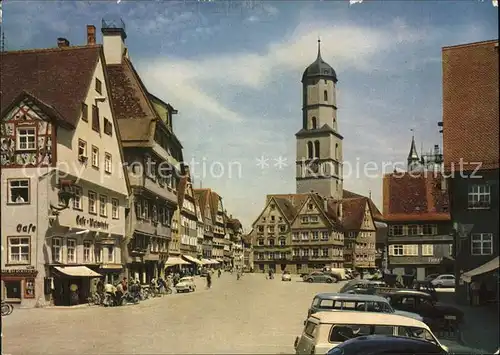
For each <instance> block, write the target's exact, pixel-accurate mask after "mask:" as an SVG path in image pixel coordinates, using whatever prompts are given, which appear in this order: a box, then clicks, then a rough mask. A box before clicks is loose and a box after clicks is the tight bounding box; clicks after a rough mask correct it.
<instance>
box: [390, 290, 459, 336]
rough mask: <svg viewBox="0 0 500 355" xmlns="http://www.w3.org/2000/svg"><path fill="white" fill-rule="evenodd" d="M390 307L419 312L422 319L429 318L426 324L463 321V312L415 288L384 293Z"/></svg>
mask: <svg viewBox="0 0 500 355" xmlns="http://www.w3.org/2000/svg"><path fill="white" fill-rule="evenodd" d="M384 297H386V298H387V300H388V301H389V303H390V304H391V306H392V308H394V309H399V310H401V311H407V312H413V313H418V314H420V315H421V316H422V317H423V318H424V319H426V320H429V321H428V324H431V325H432V326H433V327H435V326H439V325H442V324H443V323H445V322H449V323H455V324H459V323H461V322H462V321H463V318H464V314H463V312H462V311H461V310H460V309H458V308H456V307H454V306H452V305H449V304H446V303H442V302H436V301H435V300H434V298H433V297H432V296H431V295H430V294H428V293H426V292H422V291H417V290H397V291H393V292H389V293H387V294H385V295H384Z"/></svg>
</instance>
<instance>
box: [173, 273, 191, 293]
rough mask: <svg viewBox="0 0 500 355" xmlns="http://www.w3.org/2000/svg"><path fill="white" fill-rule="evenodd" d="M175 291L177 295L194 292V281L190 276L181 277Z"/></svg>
mask: <svg viewBox="0 0 500 355" xmlns="http://www.w3.org/2000/svg"><path fill="white" fill-rule="evenodd" d="M175 289H176V290H177V292H178V293H180V292H194V291H195V290H196V285H195V283H194V279H193V278H192V277H191V276H186V277H183V278H181V279H180V280H179V282H178V283H177V285H175Z"/></svg>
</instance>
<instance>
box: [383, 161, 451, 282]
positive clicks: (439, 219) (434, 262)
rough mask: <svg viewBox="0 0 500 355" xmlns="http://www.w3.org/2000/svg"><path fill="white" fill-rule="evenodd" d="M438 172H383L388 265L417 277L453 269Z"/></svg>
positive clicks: (447, 217)
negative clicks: (385, 173) (384, 174)
mask: <svg viewBox="0 0 500 355" xmlns="http://www.w3.org/2000/svg"><path fill="white" fill-rule="evenodd" d="M441 180H442V175H441V173H439V172H434V171H427V170H421V171H420V172H416V171H413V172H411V173H408V172H401V173H393V174H387V175H386V176H384V185H383V187H384V219H385V221H386V223H387V225H388V228H389V230H388V237H387V245H388V255H389V260H388V261H389V269H391V270H392V271H393V272H395V273H397V274H414V275H416V277H417V279H418V280H423V279H425V277H426V276H428V275H430V274H436V273H453V270H454V258H453V237H452V235H451V218H450V213H449V210H448V208H449V205H448V195H447V193H446V191H445V190H444V189H442V186H441Z"/></svg>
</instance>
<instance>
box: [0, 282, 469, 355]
mask: <svg viewBox="0 0 500 355" xmlns="http://www.w3.org/2000/svg"><path fill="white" fill-rule="evenodd" d="M213 280H214V283H213V287H212V289H211V290H206V289H205V279H200V278H197V279H196V281H197V284H198V288H197V290H196V292H194V293H190V294H174V295H170V296H165V297H162V298H157V299H149V300H147V301H144V302H141V303H140V304H138V305H129V306H126V307H115V308H103V307H87V306H84V307H79V308H69V307H64V308H48V309H16V310H15V311H14V313H13V314H12V315H10V316H7V317H4V318H2V323H3V324H2V325H3V339H2V340H3V342H2V345H3V354H13V355H17V354H20V355H21V354H22V355H25V354H42V353H43V354H45V353H50V354H68V353H81V354H97V353H101V354H102V353H106V354H118V353H120V354H122V353H128V354H153V353H156V354H165V353H198V354H200V353H216V354H223V353H240V354H242V353H246V354H248V353H260V354H279V353H288V354H290V353H292V352H293V341H294V339H295V337H296V336H297V335H299V334H300V332H301V331H302V327H303V324H302V322H303V320H304V319H305V316H306V313H307V309H308V307H309V305H310V303H311V301H312V297H313V296H314V295H315V294H316V293H318V292H325V291H330V292H335V291H337V290H338V289H339V288H340V287H341V285H342V283H339V284H333V285H331V284H308V283H303V282H302V281H301V280H300V279H299V277H298V276H294V279H293V280H292V282H282V281H281V280H280V279H279V275H277V278H276V279H275V280H272V281H271V280H266V279H265V276H264V275H263V274H245V276H244V277H243V279H241V280H239V281H237V280H236V274H234V275H230V274H223V275H222V277H221V278H220V279H218V278H217V277H215V278H214V279H213ZM471 320H472V319H471ZM445 343H446V345H448V346H451V347H454V345H453V344H454V343H452V342H445ZM471 345H472V344H471ZM474 345H475V346H478V344H474Z"/></svg>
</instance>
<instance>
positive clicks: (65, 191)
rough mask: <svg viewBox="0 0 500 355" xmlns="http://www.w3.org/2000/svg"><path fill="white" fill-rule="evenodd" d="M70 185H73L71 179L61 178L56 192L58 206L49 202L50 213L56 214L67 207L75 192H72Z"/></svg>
mask: <svg viewBox="0 0 500 355" xmlns="http://www.w3.org/2000/svg"><path fill="white" fill-rule="evenodd" d="M72 186H73V181H72V180H61V182H60V184H59V192H58V193H57V195H58V197H59V206H54V205H53V204H50V209H51V210H52V214H54V215H58V214H59V212H61V211H63V210H65V209H67V208H69V202H70V201H71V199H72V198H74V197H75V193H74V192H73V189H72ZM61 202H62V204H61Z"/></svg>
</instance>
